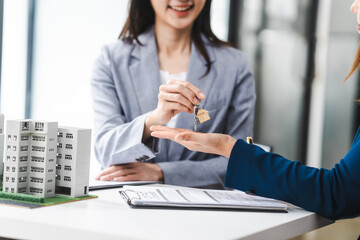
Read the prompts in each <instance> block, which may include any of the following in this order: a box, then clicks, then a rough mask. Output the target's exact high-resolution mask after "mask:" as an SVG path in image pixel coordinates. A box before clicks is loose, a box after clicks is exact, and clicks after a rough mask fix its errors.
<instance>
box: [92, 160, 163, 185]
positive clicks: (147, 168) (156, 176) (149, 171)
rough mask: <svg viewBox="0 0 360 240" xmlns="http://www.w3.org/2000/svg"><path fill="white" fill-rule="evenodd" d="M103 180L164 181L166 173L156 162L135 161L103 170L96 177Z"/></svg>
mask: <svg viewBox="0 0 360 240" xmlns="http://www.w3.org/2000/svg"><path fill="white" fill-rule="evenodd" d="M95 179H96V180H101V181H118V182H126V181H163V180H164V174H163V172H162V170H161V168H160V166H159V165H157V164H156V163H143V162H135V163H129V164H123V165H114V166H111V167H108V168H107V169H105V170H104V171H102V172H101V173H100V174H99V175H98V176H97V177H96V178H95Z"/></svg>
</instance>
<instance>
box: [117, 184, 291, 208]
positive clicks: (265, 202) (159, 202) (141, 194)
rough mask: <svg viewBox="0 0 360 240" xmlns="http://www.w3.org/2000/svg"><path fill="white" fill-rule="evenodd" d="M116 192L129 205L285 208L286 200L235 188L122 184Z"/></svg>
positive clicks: (146, 206) (139, 206) (147, 206)
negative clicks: (281, 200)
mask: <svg viewBox="0 0 360 240" xmlns="http://www.w3.org/2000/svg"><path fill="white" fill-rule="evenodd" d="M119 193H120V195H121V197H122V198H123V199H124V200H125V202H126V203H127V204H128V205H129V206H130V207H132V208H156V209H159V208H172V209H194V210H199V209H203V210H204V209H208V210H209V209H213V210H231V211H238V210H245V211H248V210H251V211H272V212H287V204H285V203H282V202H280V201H277V200H274V199H269V198H264V197H259V196H253V195H248V194H246V193H245V192H242V191H237V190H212V189H195V188H184V187H161V186H124V187H123V188H122V189H121V190H120V191H119Z"/></svg>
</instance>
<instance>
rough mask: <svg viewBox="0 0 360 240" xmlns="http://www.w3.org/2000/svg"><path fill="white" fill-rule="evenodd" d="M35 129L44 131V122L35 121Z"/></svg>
mask: <svg viewBox="0 0 360 240" xmlns="http://www.w3.org/2000/svg"><path fill="white" fill-rule="evenodd" d="M35 131H44V123H41V122H36V123H35Z"/></svg>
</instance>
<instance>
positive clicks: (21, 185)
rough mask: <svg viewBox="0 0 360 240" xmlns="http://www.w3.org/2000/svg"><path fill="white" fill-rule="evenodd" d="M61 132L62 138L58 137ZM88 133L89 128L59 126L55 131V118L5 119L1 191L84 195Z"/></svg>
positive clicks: (88, 144) (88, 148) (51, 194)
mask: <svg viewBox="0 0 360 240" xmlns="http://www.w3.org/2000/svg"><path fill="white" fill-rule="evenodd" d="M64 133H65V139H63V138H61V137H60V136H61V134H64ZM66 134H68V135H66ZM90 135H91V130H90V129H74V128H61V132H58V124H57V122H44V121H33V120H11V121H7V132H6V154H5V155H6V158H5V161H4V163H5V166H4V167H5V169H4V178H3V179H4V181H3V183H4V184H3V191H5V192H11V193H26V194H32V195H37V196H41V197H44V198H48V197H53V196H55V193H57V194H62V195H67V196H71V197H80V196H84V195H87V194H88V185H89V165H90ZM66 136H69V139H67V138H66ZM70 136H73V138H70ZM58 139H59V142H58ZM80 141H81V142H80ZM79 142H80V143H79ZM62 146H64V148H62ZM61 166H66V168H65V167H64V169H60V168H61ZM56 168H59V169H56ZM56 174H58V175H57V176H56ZM56 183H57V184H58V185H57V186H56V185H55V184H56ZM80 187H81V191H80V190H79V189H80ZM57 191H59V192H57Z"/></svg>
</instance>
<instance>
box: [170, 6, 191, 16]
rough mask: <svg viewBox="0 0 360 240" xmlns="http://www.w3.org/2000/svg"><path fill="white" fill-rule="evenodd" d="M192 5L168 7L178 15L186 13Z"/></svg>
mask: <svg viewBox="0 0 360 240" xmlns="http://www.w3.org/2000/svg"><path fill="white" fill-rule="evenodd" d="M193 7H194V5H193V4H192V5H182V6H170V5H169V8H170V9H171V10H172V11H173V12H174V13H175V14H176V15H178V16H179V17H182V16H185V15H187V14H188V13H189V12H190V10H191V9H192V8H193Z"/></svg>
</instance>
